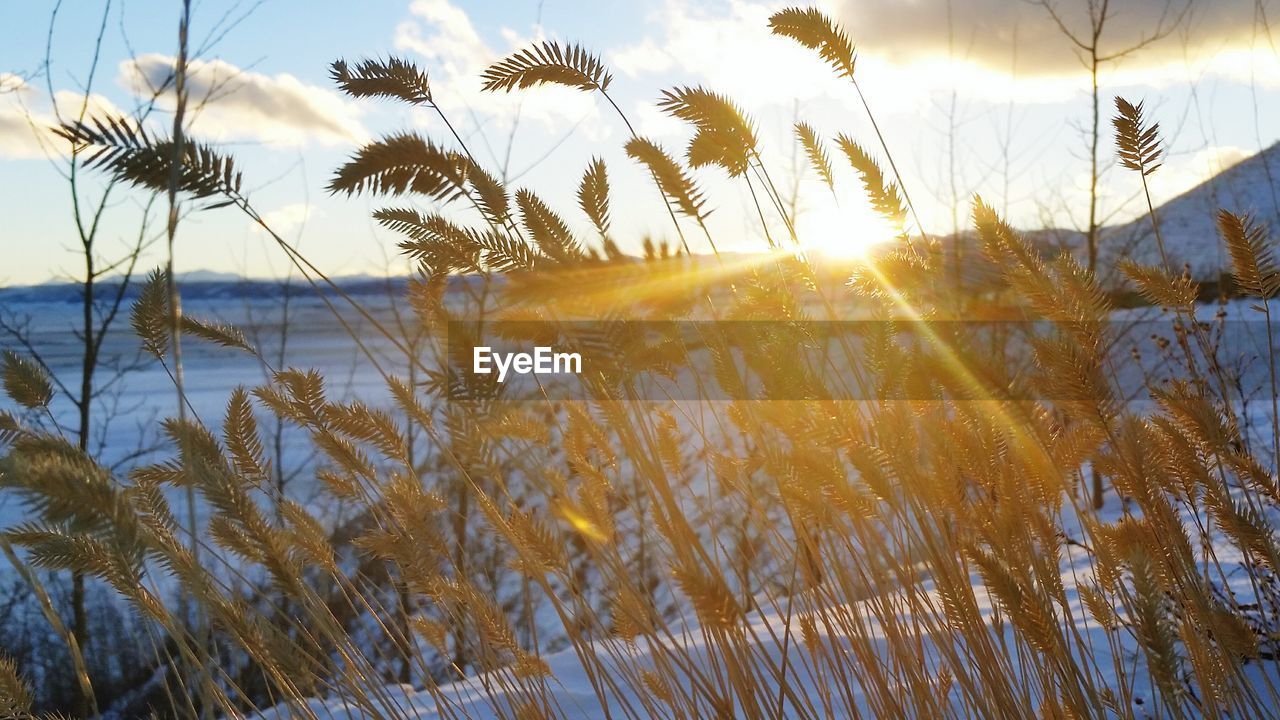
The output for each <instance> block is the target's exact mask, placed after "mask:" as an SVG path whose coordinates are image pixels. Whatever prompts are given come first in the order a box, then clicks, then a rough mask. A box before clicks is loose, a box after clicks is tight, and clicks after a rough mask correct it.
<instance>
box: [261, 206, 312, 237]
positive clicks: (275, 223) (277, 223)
mask: <svg viewBox="0 0 1280 720" xmlns="http://www.w3.org/2000/svg"><path fill="white" fill-rule="evenodd" d="M319 214H320V213H319V212H318V211H317V210H315V209H314V208H312V207H311V205H309V204H307V203H289V204H288V205H282V206H280V207H278V208H276V209H275V210H272V211H270V212H266V213H263V214H262V221H263V222H265V223H266V224H267V227H269V228H271V229H272V230H274V231H275V232H276V234H277V235H281V236H284V235H286V234H288V233H291V232H293V231H295V230H299V229H301V228H302V227H303V226H304V225H306V224H307V221H308V220H310V219H312V218H313V217H315V216H317V215H319ZM251 228H252V229H254V230H256V231H258V232H263V230H262V227H261V226H260V225H258V224H257V223H252V224H251Z"/></svg>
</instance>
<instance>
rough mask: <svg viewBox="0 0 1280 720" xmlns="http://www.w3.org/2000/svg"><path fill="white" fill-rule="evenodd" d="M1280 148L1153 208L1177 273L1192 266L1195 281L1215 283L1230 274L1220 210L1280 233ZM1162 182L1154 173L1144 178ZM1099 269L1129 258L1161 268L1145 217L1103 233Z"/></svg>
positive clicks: (1153, 237)
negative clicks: (1248, 217) (1220, 229)
mask: <svg viewBox="0 0 1280 720" xmlns="http://www.w3.org/2000/svg"><path fill="white" fill-rule="evenodd" d="M1277 179H1280V144H1277V145H1273V146H1271V147H1270V148H1267V149H1266V150H1264V151H1263V152H1261V153H1258V154H1257V155H1254V156H1253V157H1251V158H1248V159H1247V160H1244V161H1242V162H1240V163H1238V164H1236V165H1234V166H1232V167H1230V168H1228V169H1227V170H1225V171H1223V172H1221V173H1219V174H1218V175H1215V176H1214V177H1212V178H1210V179H1209V180H1207V181H1205V182H1203V183H1201V184H1200V185H1198V186H1196V187H1194V188H1192V189H1191V190H1188V191H1187V192H1185V193H1183V194H1182V195H1179V196H1178V197H1176V198H1174V199H1172V200H1170V201H1169V202H1167V203H1165V204H1163V205H1161V206H1160V207H1158V208H1157V209H1156V217H1157V219H1158V220H1159V223H1160V232H1161V235H1162V237H1163V238H1164V243H1165V250H1166V251H1167V253H1168V255H1169V261H1170V263H1171V264H1172V265H1173V266H1174V267H1175V268H1181V267H1182V266H1183V264H1184V263H1185V264H1187V265H1189V266H1190V267H1191V274H1192V276H1193V277H1194V278H1196V279H1198V280H1217V279H1218V275H1219V274H1220V273H1222V272H1229V271H1230V267H1231V261H1230V257H1229V256H1228V255H1227V252H1226V248H1225V247H1224V246H1223V244H1222V240H1221V238H1220V236H1219V235H1218V228H1217V216H1218V211H1219V210H1228V211H1230V212H1233V213H1237V214H1249V215H1252V216H1253V217H1254V218H1255V219H1256V220H1258V221H1259V222H1262V223H1265V224H1266V225H1268V226H1270V227H1273V228H1276V229H1280V225H1278V224H1277V220H1280V197H1278V193H1280V191H1278V190H1277V187H1280V185H1278V184H1277V182H1276V181H1277ZM1148 181H1149V182H1150V183H1153V184H1158V183H1160V181H1161V176H1160V172H1159V171H1157V172H1156V173H1154V174H1153V175H1151V176H1150V177H1149V178H1148ZM1098 246H1099V267H1106V268H1110V267H1114V266H1115V262H1116V260H1117V259H1118V258H1120V257H1124V256H1128V257H1131V258H1133V259H1134V260H1137V261H1139V262H1142V263H1145V264H1149V265H1156V264H1159V263H1160V254H1159V249H1158V247H1157V245H1156V241H1155V235H1154V233H1153V232H1152V229H1151V221H1150V219H1149V218H1148V217H1147V216H1146V215H1145V214H1144V215H1142V216H1141V217H1138V218H1137V219H1135V220H1133V221H1131V222H1129V223H1126V224H1124V225H1120V226H1118V227H1110V228H1106V229H1104V230H1103V231H1102V236H1101V239H1100V241H1099V245H1098Z"/></svg>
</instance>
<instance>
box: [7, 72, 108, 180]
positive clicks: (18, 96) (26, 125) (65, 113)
mask: <svg viewBox="0 0 1280 720" xmlns="http://www.w3.org/2000/svg"><path fill="white" fill-rule="evenodd" d="M13 78H16V79H17V80H18V81H19V82H20V83H21V84H17V83H15V84H13V85H11V87H13V92H6V93H0V157H3V158H8V159H12V160H30V159H36V158H47V157H50V156H51V155H56V154H59V153H63V152H66V151H67V149H68V148H67V142H66V140H64V139H62V138H60V137H58V136H57V135H55V134H54V133H53V128H54V127H55V126H56V125H57V124H58V118H59V116H61V117H62V118H63V119H64V120H71V119H75V118H77V117H80V115H81V110H82V109H83V110H84V116H85V117H93V116H95V115H98V116H101V115H119V114H120V110H119V109H118V108H117V107H116V106H115V104H114V103H112V102H111V101H110V100H108V99H107V98H105V97H103V96H101V95H97V94H91V95H89V96H88V97H86V96H85V95H83V94H82V93H77V92H72V91H70V90H59V91H57V92H56V93H54V97H53V106H51V105H50V103H49V102H48V101H47V99H45V98H42V97H39V96H38V94H37V93H36V92H35V90H34V89H33V88H32V87H31V86H30V85H27V84H26V83H25V82H22V81H21V78H17V76H15V75H7V74H4V73H0V86H3V85H4V84H5V83H7V82H12V80H11V79H13ZM55 107H56V109H57V113H55V112H54V108H55Z"/></svg>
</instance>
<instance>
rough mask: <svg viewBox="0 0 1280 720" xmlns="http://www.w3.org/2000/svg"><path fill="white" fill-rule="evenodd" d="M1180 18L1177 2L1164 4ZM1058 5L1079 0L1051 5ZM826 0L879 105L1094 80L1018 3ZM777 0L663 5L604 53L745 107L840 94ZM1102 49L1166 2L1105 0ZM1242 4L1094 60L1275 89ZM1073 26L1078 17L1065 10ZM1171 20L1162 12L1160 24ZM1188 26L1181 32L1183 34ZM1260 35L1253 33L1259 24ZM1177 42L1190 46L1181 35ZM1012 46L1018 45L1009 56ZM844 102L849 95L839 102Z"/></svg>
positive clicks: (1131, 79) (1040, 15) (1134, 80)
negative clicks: (795, 36)
mask: <svg viewBox="0 0 1280 720" xmlns="http://www.w3.org/2000/svg"><path fill="white" fill-rule="evenodd" d="M1171 2H1172V3H1173V5H1174V7H1173V9H1172V10H1171V11H1170V12H1171V14H1172V15H1177V13H1178V11H1179V10H1180V9H1181V7H1182V5H1181V3H1183V2H1185V0H1171ZM1057 3H1058V5H1060V6H1061V7H1062V8H1063V9H1064V12H1065V11H1066V9H1067V8H1068V7H1073V8H1074V7H1077V6H1083V3H1075V2H1066V0H1057ZM948 4H949V3H948V0H910V1H904V0H830V2H828V3H827V7H826V8H825V10H826V11H827V12H828V13H829V14H831V15H832V16H833V17H835V18H836V19H837V20H838V21H839V22H840V23H841V24H842V25H843V26H844V27H845V28H846V30H848V32H849V34H850V36H851V37H852V38H853V39H854V41H855V44H856V45H857V48H858V67H859V70H860V72H859V77H860V82H861V83H862V85H863V89H864V90H865V91H867V93H868V95H870V96H872V97H873V98H874V100H875V103H876V106H877V107H878V108H880V109H882V110H883V111H885V112H895V111H897V112H903V111H910V110H913V109H919V108H922V107H925V106H926V105H928V103H930V101H931V98H933V97H935V96H936V95H937V93H939V92H947V93H949V92H951V91H953V90H955V91H958V92H959V93H960V94H961V95H962V96H963V97H965V98H968V99H972V100H979V101H987V102H993V103H1004V102H1008V101H1010V100H1013V101H1016V102H1018V103H1020V104H1031V103H1057V102H1065V101H1068V100H1071V99H1072V98H1073V97H1077V96H1078V94H1079V93H1081V92H1084V91H1087V90H1088V87H1089V77H1088V75H1087V74H1085V72H1084V68H1083V66H1082V65H1081V63H1080V60H1079V58H1078V57H1077V56H1076V55H1075V53H1074V52H1073V46H1072V45H1071V43H1070V42H1069V41H1068V40H1066V39H1065V38H1064V37H1062V35H1061V33H1060V32H1059V30H1058V29H1057V26H1056V24H1055V22H1054V21H1053V19H1052V18H1051V17H1050V15H1049V14H1048V13H1047V12H1046V11H1045V10H1044V9H1043V8H1041V7H1037V6H1036V5H1034V4H1031V3H1027V2H1021V1H1014V0H950V8H951V10H950V17H951V18H952V19H953V20H954V22H953V23H949V21H948ZM783 5H784V3H780V2H773V1H769V2H763V3H760V2H752V1H751V0H728V1H727V2H723V3H718V4H715V5H696V6H693V5H691V4H688V3H681V2H676V1H675V0H667V2H666V3H665V4H664V5H663V6H662V8H661V10H660V11H658V12H656V13H654V15H653V16H652V20H653V21H654V22H655V23H656V24H657V26H658V30H657V33H656V35H651V36H649V37H645V38H643V39H641V40H640V41H638V42H636V43H634V44H631V45H627V46H624V47H621V48H618V49H615V50H614V51H613V52H611V53H609V54H608V57H609V59H610V62H611V64H612V65H613V66H614V67H615V69H616V70H617V71H618V72H620V73H623V74H626V75H629V76H634V77H643V76H650V77H656V76H661V75H665V74H669V73H670V71H671V69H672V67H673V66H676V67H679V68H683V69H684V70H685V71H686V72H688V73H691V74H692V75H694V76H695V77H697V78H698V79H699V80H700V81H702V82H705V83H706V84H708V85H709V86H711V87H713V88H715V89H717V90H720V91H723V92H727V93H728V94H730V95H732V96H733V97H735V98H737V99H738V100H740V101H741V102H743V103H744V104H745V105H747V106H748V107H752V106H757V105H761V104H775V105H781V104H789V103H790V102H791V101H792V100H793V99H798V100H801V101H804V100H808V99H814V98H827V99H830V98H845V97H846V96H847V95H848V87H847V85H846V84H844V83H843V81H837V80H836V79H835V78H834V77H832V76H831V74H830V73H824V70H825V66H824V65H823V64H822V63H821V61H820V60H818V59H817V58H816V57H815V55H814V54H813V53H812V52H811V51H808V50H804V49H803V48H800V47H799V46H797V45H796V44H795V43H793V42H791V41H789V40H786V39H783V38H779V37H776V36H773V35H772V34H771V33H770V32H769V28H768V19H769V16H770V15H772V14H773V13H774V12H775V11H777V10H778V9H780V8H781V7H783ZM1112 6H1113V9H1112V14H1111V17H1110V18H1109V20H1108V24H1107V26H1106V30H1107V31H1106V33H1105V35H1104V37H1103V41H1102V51H1103V52H1104V53H1110V52H1114V51H1116V50H1118V49H1120V48H1121V47H1122V46H1130V45H1132V44H1133V43H1135V42H1137V41H1138V40H1139V39H1140V38H1143V37H1150V36H1151V34H1152V32H1153V30H1154V28H1155V27H1157V26H1158V25H1159V24H1160V20H1161V13H1162V12H1164V11H1165V10H1166V8H1167V7H1168V6H1167V5H1166V2H1165V0H1131V1H1130V2H1126V3H1122V4H1121V3H1112ZM1253 9H1254V4H1253V2H1251V0H1221V2H1215V3H1214V7H1213V12H1211V13H1210V12H1206V11H1204V10H1203V9H1201V6H1196V7H1195V8H1193V10H1192V12H1191V13H1190V14H1188V16H1187V17H1186V20H1185V24H1184V25H1183V26H1182V28H1181V29H1180V30H1179V31H1178V32H1175V33H1173V34H1172V35H1170V36H1168V37H1165V38H1164V39H1162V40H1160V41H1159V42H1157V43H1154V44H1153V45H1151V46H1149V47H1146V48H1143V49H1142V50H1141V51H1139V52H1137V53H1136V54H1134V55H1133V56H1131V57H1128V58H1126V59H1125V60H1124V62H1122V63H1112V64H1110V65H1108V66H1106V67H1105V68H1104V69H1103V76H1102V81H1103V83H1104V84H1106V85H1108V86H1110V87H1123V86H1146V87H1156V88H1159V87H1165V86H1168V85H1170V84H1173V83H1180V82H1188V81H1191V80H1196V79H1199V78H1202V77H1205V76H1217V77H1222V78H1225V79H1228V80H1232V81H1236V82H1250V81H1256V82H1258V83H1260V84H1264V85H1276V86H1280V59H1277V55H1278V54H1277V52H1275V50H1274V49H1273V48H1272V47H1271V46H1270V45H1269V44H1267V41H1266V38H1267V37H1268V36H1266V35H1262V34H1260V35H1258V36H1257V38H1256V42H1255V31H1254V22H1253V21H1254V13H1253ZM1064 21H1065V22H1066V23H1067V24H1068V25H1069V26H1071V27H1073V28H1078V27H1081V26H1082V24H1083V23H1086V22H1087V18H1086V17H1085V16H1083V15H1079V14H1078V13H1077V14H1072V13H1070V12H1066V14H1065V16H1064ZM1168 21H1169V17H1168V16H1166V23H1167V22H1168ZM1184 31H1185V32H1184ZM1260 32H1261V31H1260ZM1184 39H1185V41H1184ZM1015 49H1016V53H1015ZM845 104H847V102H846V103H845Z"/></svg>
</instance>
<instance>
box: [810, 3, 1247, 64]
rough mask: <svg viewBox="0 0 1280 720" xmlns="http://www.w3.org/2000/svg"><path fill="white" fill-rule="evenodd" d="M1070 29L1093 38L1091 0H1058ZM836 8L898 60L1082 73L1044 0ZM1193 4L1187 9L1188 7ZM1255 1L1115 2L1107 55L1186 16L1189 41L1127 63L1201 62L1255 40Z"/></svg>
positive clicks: (1174, 37)
mask: <svg viewBox="0 0 1280 720" xmlns="http://www.w3.org/2000/svg"><path fill="white" fill-rule="evenodd" d="M1049 4H1050V5H1051V6H1052V7H1054V8H1056V9H1057V10H1058V12H1059V16H1060V17H1061V18H1062V19H1063V21H1064V23H1065V24H1066V25H1067V27H1068V28H1069V29H1071V30H1072V31H1073V32H1075V33H1076V34H1077V35H1078V36H1081V37H1086V36H1087V31H1088V28H1089V25H1090V23H1089V18H1088V15H1087V9H1086V6H1085V3H1083V2H1076V1H1075V0H1050V3H1049ZM831 5H832V6H831V7H830V8H829V12H830V13H831V14H832V15H833V16H834V17H836V18H838V19H839V20H840V22H841V23H842V24H843V25H844V26H845V27H846V28H847V29H848V31H849V33H850V35H851V36H852V38H853V39H854V40H855V42H857V43H858V45H859V46H860V48H861V49H862V50H863V51H865V52H868V53H872V54H876V55H881V56H884V57H887V58H889V59H891V60H893V61H894V62H896V63H910V62H912V61H913V60H917V59H920V58H923V57H930V56H937V55H942V56H954V57H957V58H966V59H969V60H971V61H974V62H976V63H978V64H980V65H983V66H986V67H988V68H990V69H995V70H999V71H1005V70H1007V69H1009V67H1010V66H1011V65H1012V63H1013V62H1014V59H1015V42H1016V60H1017V65H1018V67H1019V69H1020V72H1021V73H1023V74H1026V75H1034V76H1043V75H1049V76H1059V75H1064V74H1069V73H1073V72H1079V70H1080V67H1081V65H1080V61H1079V59H1078V58H1077V56H1076V53H1075V52H1074V50H1073V48H1072V46H1071V44H1070V42H1069V41H1068V40H1067V39H1066V38H1065V37H1063V35H1062V33H1061V31H1060V30H1059V28H1058V26H1057V24H1056V23H1055V22H1054V20H1053V18H1052V17H1051V15H1050V14H1049V13H1048V12H1047V11H1046V10H1045V9H1044V8H1043V7H1039V6H1038V5H1037V4H1036V3H1030V2H1010V0H912V1H911V2H903V0H832V2H831ZM1188 7H1189V8H1190V9H1189V10H1188V11H1187V12H1186V13H1185V14H1184V13H1183V11H1184V10H1185V9H1187V8H1188ZM1254 11H1255V2H1254V1H1253V0H1213V2H1212V3H1201V2H1196V0H1190V2H1188V0H1126V2H1124V3H1112V4H1111V7H1110V8H1109V12H1108V16H1107V21H1106V24H1105V25H1104V28H1103V29H1104V32H1103V34H1102V36H1101V38H1100V40H1099V43H1100V50H1101V53H1102V54H1103V55H1108V54H1112V53H1115V52H1117V51H1120V50H1123V49H1126V48H1130V47H1132V46H1134V45H1135V44H1136V43H1138V42H1139V41H1140V40H1141V39H1142V38H1148V37H1151V36H1152V35H1153V34H1154V33H1155V32H1156V29H1157V28H1159V27H1161V26H1162V25H1163V27H1164V29H1165V30H1168V29H1169V28H1170V26H1171V25H1172V24H1173V23H1174V21H1175V20H1177V19H1178V18H1179V17H1180V16H1181V18H1182V20H1183V25H1182V26H1181V27H1180V29H1184V30H1189V31H1190V32H1188V33H1187V34H1186V38H1187V39H1186V40H1185V41H1184V38H1183V36H1182V35H1181V34H1179V33H1176V32H1175V33H1173V34H1170V35H1168V36H1166V37H1165V39H1164V40H1162V41H1160V42H1157V43H1153V44H1151V45H1149V46H1148V47H1145V48H1143V49H1142V50H1141V51H1139V52H1137V53H1134V54H1133V55H1132V56H1131V57H1129V58H1127V59H1126V60H1125V63H1126V64H1128V65H1130V66H1131V67H1134V68H1146V69H1150V68H1160V67H1164V66H1166V65H1169V64H1181V63H1183V62H1184V61H1188V60H1189V61H1191V62H1199V61H1202V60H1204V59H1206V58H1208V57H1211V56H1212V55H1214V54H1216V53H1218V52H1220V51H1221V50H1223V49H1224V48H1229V47H1237V46H1240V45H1242V44H1248V43H1250V42H1251V41H1252V38H1253V37H1254V34H1255V32H1256V30H1257V28H1256V26H1255V12H1254Z"/></svg>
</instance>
